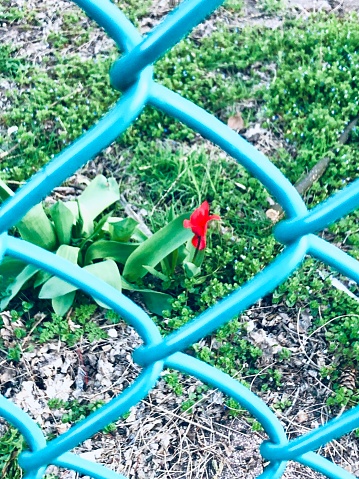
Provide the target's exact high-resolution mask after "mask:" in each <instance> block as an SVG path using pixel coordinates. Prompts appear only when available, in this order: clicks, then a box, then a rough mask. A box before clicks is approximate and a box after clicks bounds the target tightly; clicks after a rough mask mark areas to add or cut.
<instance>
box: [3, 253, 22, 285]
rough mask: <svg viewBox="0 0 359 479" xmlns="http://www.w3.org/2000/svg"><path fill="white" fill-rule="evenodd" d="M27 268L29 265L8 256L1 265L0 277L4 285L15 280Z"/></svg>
mask: <svg viewBox="0 0 359 479" xmlns="http://www.w3.org/2000/svg"><path fill="white" fill-rule="evenodd" d="M25 266H27V263H24V262H23V261H20V260H19V259H15V258H11V256H6V257H5V258H4V259H3V261H2V262H1V264H0V276H1V280H2V283H3V285H4V284H6V283H8V282H9V281H10V280H13V279H15V277H16V276H17V275H18V274H19V273H21V271H22V270H23V269H24V268H25Z"/></svg>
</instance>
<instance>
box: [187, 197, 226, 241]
mask: <svg viewBox="0 0 359 479" xmlns="http://www.w3.org/2000/svg"><path fill="white" fill-rule="evenodd" d="M220 219H221V218H220V217H219V216H218V215H209V204H208V201H204V202H203V203H202V204H201V206H200V207H199V208H197V209H196V210H194V212H193V213H192V214H191V216H190V219H189V220H184V221H183V226H184V227H185V228H191V230H192V231H193V233H194V237H193V238H192V244H193V246H194V247H195V248H196V249H199V250H201V249H204V248H205V247H206V233H207V228H208V223H209V221H212V220H217V221H219V220H220Z"/></svg>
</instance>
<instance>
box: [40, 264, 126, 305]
mask: <svg viewBox="0 0 359 479" xmlns="http://www.w3.org/2000/svg"><path fill="white" fill-rule="evenodd" d="M83 269H85V270H86V271H88V272H89V273H91V274H92V275H94V276H97V277H98V278H101V279H102V280H103V281H105V282H106V283H107V284H109V285H111V286H113V287H114V288H116V289H117V290H118V291H121V276H120V273H119V271H118V268H117V265H116V263H115V262H114V261H112V260H107V261H102V262H101V263H95V264H90V265H88V266H85V267H84V268H83ZM77 289H79V288H77V287H76V286H74V285H72V284H70V283H67V282H66V281H64V280H63V279H60V278H57V277H55V276H54V277H52V278H50V279H49V280H48V281H47V282H46V283H45V284H44V285H43V287H42V288H41V290H40V293H39V298H47V299H53V298H56V297H58V296H63V295H65V294H68V293H71V292H72V291H76V290H77ZM95 301H96V302H97V303H98V304H100V305H101V306H103V307H107V306H105V305H104V304H103V303H101V302H100V301H97V300H95Z"/></svg>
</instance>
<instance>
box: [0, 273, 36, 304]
mask: <svg viewBox="0 0 359 479" xmlns="http://www.w3.org/2000/svg"><path fill="white" fill-rule="evenodd" d="M38 271H39V268H36V267H35V266H33V265H31V264H29V265H27V266H25V268H24V269H23V270H22V271H21V272H20V273H19V274H18V275H17V276H16V278H15V281H14V282H13V283H11V284H10V285H9V286H8V288H7V290H6V291H5V294H6V297H4V298H3V299H2V300H1V302H0V309H1V311H3V310H4V309H5V308H6V306H7V305H8V304H9V302H10V301H11V300H12V298H14V297H15V296H16V295H17V293H18V292H19V291H20V289H21V288H22V287H23V286H24V285H25V284H26V283H27V282H28V281H29V279H31V278H32V277H33V276H34V275H35V274H36V273H37V272H38Z"/></svg>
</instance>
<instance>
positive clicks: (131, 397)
mask: <svg viewBox="0 0 359 479" xmlns="http://www.w3.org/2000/svg"><path fill="white" fill-rule="evenodd" d="M76 3H77V4H78V5H79V6H80V7H81V8H82V9H83V10H84V11H85V12H86V13H87V14H88V15H89V16H90V17H91V18H93V19H94V20H95V21H96V22H97V23H98V24H99V25H100V26H102V27H103V28H104V29H105V31H106V32H107V33H108V35H109V36H110V37H112V38H113V39H114V40H115V42H116V44H117V45H118V47H119V49H120V50H121V51H123V52H124V54H123V56H122V57H121V58H120V59H119V60H117V61H116V62H115V63H114V65H113V66H112V68H111V71H110V77H111V82H112V85H113V86H114V87H115V88H117V89H119V90H121V91H122V92H123V95H122V97H121V99H120V100H119V101H118V102H117V104H116V105H115V106H114V107H113V108H112V109H111V110H110V111H109V112H108V113H107V114H106V115H105V116H104V117H103V118H102V119H101V120H100V121H99V122H98V123H97V124H96V125H95V126H94V127H92V128H91V129H90V130H89V131H88V132H86V133H85V134H83V135H82V136H81V137H80V138H78V139H77V140H76V141H75V142H74V143H73V144H72V145H70V146H69V147H68V148H66V149H65V150H64V151H63V152H61V153H60V154H58V155H57V156H56V157H55V158H54V159H53V160H52V161H51V162H50V163H49V164H48V165H46V166H45V167H44V168H43V169H42V170H41V171H39V172H38V173H36V174H35V175H34V176H33V177H32V178H31V179H30V181H29V182H28V183H27V184H26V185H25V186H23V187H22V188H21V189H19V190H18V191H17V193H16V194H15V195H14V196H13V197H11V198H10V199H9V200H8V201H7V202H6V203H4V205H3V206H2V208H1V211H0V228H1V232H2V233H1V258H3V256H4V255H5V254H6V255H9V256H12V257H14V258H17V259H20V260H22V261H24V262H26V263H29V264H32V265H35V266H36V267H39V268H41V269H44V270H45V271H48V272H49V273H51V274H54V275H56V276H58V277H60V278H62V279H64V280H66V281H67V282H69V283H72V284H73V285H75V286H76V287H78V288H81V289H82V290H83V291H84V292H86V293H88V294H89V295H91V296H93V297H95V298H96V299H98V300H101V301H102V302H104V303H105V304H106V305H107V306H109V307H110V308H112V309H113V310H114V311H116V312H117V313H119V314H120V315H121V316H122V317H123V318H124V319H125V320H126V321H127V322H128V323H129V324H130V325H131V326H133V327H134V328H135V329H136V331H137V332H138V333H139V335H140V336H141V338H142V339H143V342H144V345H143V346H141V347H140V348H138V349H137V350H136V351H135V352H134V354H133V359H134V361H135V362H137V363H138V364H139V365H140V366H141V367H143V370H142V372H141V374H140V375H139V376H138V377H137V379H136V380H135V381H134V383H133V384H132V385H131V386H129V387H128V388H127V389H126V390H125V391H123V392H122V393H121V394H119V395H118V396H117V397H115V398H114V399H112V400H111V401H110V402H109V403H108V404H106V405H104V406H102V407H101V408H100V409H98V410H97V411H96V412H94V413H92V414H91V415H90V416H89V417H87V418H86V419H85V420H83V421H82V422H80V423H78V424H76V425H75V426H73V427H72V428H70V429H69V430H68V431H67V432H66V433H64V434H61V435H59V436H58V437H57V438H56V439H53V440H51V441H50V442H48V443H47V442H46V440H45V437H44V435H43V433H42V431H41V430H40V428H39V427H38V426H37V424H36V423H35V422H34V421H33V420H32V419H31V418H30V417H29V415H28V414H26V413H25V412H24V411H22V410H21V409H20V408H18V407H17V406H15V405H14V404H13V403H12V402H10V401H9V400H7V399H6V398H5V397H0V412H1V414H2V416H3V417H4V418H5V419H6V420H7V421H9V422H10V423H11V424H13V425H14V426H15V427H16V428H18V430H19V431H20V432H21V434H22V435H23V436H24V438H25V440H26V442H27V445H28V450H27V451H25V452H23V453H22V454H21V455H20V457H19V463H20V465H21V467H22V468H23V469H24V471H25V478H26V479H40V478H42V477H43V475H44V472H45V469H46V467H47V466H48V465H49V464H55V465H57V466H61V467H66V468H69V469H73V470H75V471H78V472H79V473H82V474H87V475H89V476H91V477H93V478H98V479H100V478H101V479H121V478H122V479H124V476H122V475H120V474H117V473H115V472H113V471H111V470H109V469H107V468H105V467H103V466H101V465H98V464H96V463H93V462H90V461H87V460H85V459H82V458H80V457H78V456H76V455H75V454H72V453H70V452H68V451H70V450H71V449H73V448H74V447H76V446H77V445H78V444H80V443H81V442H83V441H84V440H86V439H88V438H89V437H91V436H93V435H94V434H95V433H96V432H98V431H100V430H101V429H103V428H104V427H105V426H106V425H108V424H109V423H111V422H112V421H114V420H117V419H118V418H119V417H120V416H121V415H122V414H124V413H125V412H126V411H128V410H129V408H130V407H131V406H134V405H135V404H137V403H138V402H139V401H140V400H141V399H143V398H144V397H145V396H146V395H147V394H148V392H149V391H150V390H151V389H152V388H153V387H154V385H155V384H156V382H157V380H158V378H159V376H160V374H161V372H162V371H163V369H164V368H165V367H169V368H172V369H177V370H179V371H181V372H184V373H187V374H190V375H193V376H195V377H197V378H198V379H200V380H201V381H203V382H205V383H207V384H210V385H212V386H214V387H216V388H218V389H220V390H221V391H222V392H224V393H225V394H227V395H229V396H231V397H232V398H234V399H235V400H236V401H238V403H240V404H241V406H242V407H244V408H246V409H247V410H248V411H249V413H250V414H251V415H253V416H254V417H255V418H256V419H257V420H258V421H259V422H260V424H261V425H262V426H263V428H264V430H265V432H266V433H267V435H268V438H269V439H268V440H267V441H265V442H264V443H263V444H262V446H261V448H260V451H261V454H262V456H263V458H264V459H265V460H266V461H269V465H268V466H267V467H266V468H265V470H264V472H263V473H262V474H261V475H260V476H259V477H260V478H261V479H264V478H271V479H275V478H280V477H281V476H282V474H283V472H284V470H285V468H286V462H287V461H288V460H294V461H298V462H299V463H302V464H304V465H306V466H309V467H311V468H313V469H314V470H316V471H319V472H321V473H323V474H324V475H326V476H327V477H330V478H337V479H346V478H354V476H353V475H352V474H350V473H349V472H347V471H345V470H344V469H342V468H341V467H339V466H337V465H335V464H333V463H332V462H330V461H328V460H327V459H325V458H323V457H321V456H320V455H318V454H317V453H314V452H313V451H315V450H317V449H318V448H320V446H322V445H324V444H326V443H327V442H329V441H331V440H333V439H335V438H338V437H340V436H342V435H344V434H346V433H348V432H349V431H352V430H353V429H355V428H357V427H359V407H357V408H355V409H352V410H350V411H348V412H346V413H344V414H343V415H342V416H340V417H338V418H336V419H333V420H331V421H330V422H328V423H327V424H325V425H323V426H321V427H319V428H318V429H315V430H313V431H311V432H309V433H307V434H305V435H303V436H301V437H298V438H296V439H294V440H292V441H288V439H287V437H286V434H285V432H284V429H283V427H282V425H281V423H280V421H279V420H278V419H277V417H276V416H275V415H274V413H273V412H272V411H271V410H270V409H269V407H267V406H266V404H265V403H264V402H263V401H262V400H261V399H259V398H258V397H257V396H256V395H255V394H253V393H252V392H250V391H249V390H248V389H247V388H245V387H244V386H242V385H241V384H240V383H239V382H237V381H236V380H234V379H233V378H231V377H230V376H229V375H227V374H225V373H223V372H221V371H219V370H217V369H216V368H214V367H212V366H210V365H208V364H206V363H204V362H202V361H200V360H198V359H195V358H193V357H191V356H189V355H186V354H184V353H182V352H181V351H183V350H185V349H186V348H187V347H188V346H190V345H192V344H194V343H195V342H196V341H198V340H199V339H200V338H202V337H204V336H206V335H208V334H210V333H211V332H213V331H214V330H216V329H218V328H219V327H220V326H222V325H223V324H224V323H226V322H227V321H229V320H230V319H231V318H233V317H234V316H235V315H236V314H238V313H240V312H241V311H243V310H245V309H246V308H248V307H250V306H251V305H253V304H254V303H255V302H256V301H258V300H259V299H260V298H261V297H263V296H264V295H266V294H267V293H269V292H271V291H273V290H274V289H275V288H276V287H277V286H278V285H279V284H280V283H282V282H283V281H284V280H285V279H286V278H287V277H288V276H289V275H290V274H291V273H292V272H293V271H295V269H296V268H297V267H298V266H299V265H300V264H301V262H302V261H303V258H304V257H305V255H311V256H313V257H315V258H318V259H320V260H321V261H323V262H325V263H327V264H328V265H330V266H332V267H334V268H336V269H337V270H338V271H339V272H341V273H343V274H344V275H346V276H347V277H349V278H351V279H353V280H354V281H356V282H358V281H359V263H358V262H357V261H356V260H355V259H353V258H352V257H350V256H348V255H347V254H346V253H344V252H343V251H341V250H339V249H338V248H336V247H335V246H333V245H331V244H329V243H327V242H326V241H324V240H323V239H321V238H319V237H318V236H316V235H315V234H314V233H315V232H317V231H320V230H322V229H323V228H325V227H326V226H327V225H328V224H330V223H331V222H333V221H335V220H337V219H339V218H340V217H342V216H343V215H345V214H347V213H348V212H350V211H351V210H353V209H354V208H355V207H356V206H357V205H358V204H359V180H357V181H354V182H353V183H352V184H351V185H349V186H347V187H346V188H345V189H343V190H342V191H340V192H339V193H337V194H336V195H335V196H333V197H331V198H330V199H329V200H327V201H326V202H324V203H322V204H320V205H318V206H317V207H315V208H313V209H312V210H310V211H308V210H307V208H306V206H305V204H304V202H303V201H302V199H301V197H300V196H299V194H298V192H297V190H296V189H295V188H294V186H293V185H292V184H291V183H290V182H289V181H288V180H287V179H286V178H285V177H284V176H283V174H282V173H281V172H280V171H279V170H278V169H277V168H276V167H275V166H274V165H273V164H272V163H271V162H270V161H269V160H268V159H267V158H266V157H265V156H264V155H263V154H262V153H260V152H259V151H257V150H256V149H255V148H254V147H253V146H251V145H250V144H248V143H247V142H246V141H245V140H243V139H242V138H241V137H240V136H239V135H238V134H237V133H235V132H234V131H232V130H231V129H230V128H229V127H227V126H226V125H224V124H223V123H221V122H220V121H219V120H217V119H216V118H215V117H214V116H212V115H210V114H209V113H207V112H206V111H204V110H203V109H201V108H199V107H198V106H197V105H195V104H193V103H192V102H190V101H188V100H186V99H184V98H183V97H181V96H180V95H178V94H176V93H174V92H173V91H171V90H169V89H167V88H165V87H164V86H161V85H159V84H157V83H156V82H155V81H154V80H153V78H152V64H153V63H154V62H155V61H156V60H157V59H158V58H160V57H161V56H162V55H163V54H164V53H165V52H166V51H167V50H168V49H170V48H171V47H172V46H174V45H175V44H176V43H177V42H178V41H179V40H180V39H181V38H183V37H184V36H185V35H186V34H187V33H188V32H190V31H191V29H192V28H193V27H195V26H196V25H197V24H198V23H200V22H201V21H202V20H203V19H204V18H205V17H206V16H207V15H208V14H209V13H211V12H212V11H213V10H214V9H216V8H217V7H218V6H220V5H221V4H222V3H223V0H186V1H184V2H182V3H181V4H180V5H179V7H178V8H177V9H176V10H174V11H173V12H171V13H170V14H169V15H168V16H167V17H166V18H165V19H164V21H163V22H162V23H161V24H159V25H158V26H157V27H155V28H154V29H153V30H152V31H151V32H150V33H149V34H148V35H147V36H146V37H145V38H142V36H141V35H140V34H139V33H138V31H137V30H136V29H135V27H134V26H133V25H132V24H131V23H130V21H129V20H128V19H127V18H126V17H125V16H124V15H123V13H122V12H121V11H120V10H119V9H118V8H117V7H116V6H115V5H114V4H113V3H111V1H110V0H77V1H76ZM145 105H151V106H153V107H155V108H157V109H159V110H162V111H163V112H165V113H167V114H168V115H171V116H173V117H174V118H176V119H178V120H180V121H182V122H183V123H185V124H186V125H187V126H189V127H191V128H192V129H194V130H195V131H197V132H198V133H200V134H201V135H202V136H203V137H205V138H207V139H209V140H211V141H212V142H213V143H215V144H216V145H218V146H219V147H221V148H222V149H223V150H225V151H226V152H227V153H228V154H229V155H231V156H232V157H233V158H235V159H236V160H237V161H238V162H239V163H240V164H242V165H243V166H244V167H245V168H246V169H247V170H248V171H249V172H250V173H251V174H252V175H253V176H255V177H256V178H258V179H259V180H260V181H261V182H262V183H263V185H264V186H265V187H266V188H267V189H268V190H269V191H270V193H271V194H272V195H273V196H274V197H276V199H277V201H278V202H279V203H280V205H281V206H282V207H283V209H284V211H285V212H286V216H287V219H286V220H285V221H282V222H281V223H280V224H279V225H278V226H277V227H276V228H275V232H274V233H275V236H276V238H277V239H278V240H279V241H281V242H282V243H283V244H284V245H285V248H284V250H283V252H282V253H281V254H280V255H279V256H278V257H277V258H276V259H275V260H274V261H273V262H272V263H271V264H270V265H268V266H267V267H266V268H265V269H264V270H263V271H261V272H260V273H258V274H257V275H256V276H255V277H254V278H253V279H252V280H250V281H249V282H248V283H246V284H245V285H244V286H242V287H241V288H240V289H239V290H236V291H234V292H233V293H232V294H231V295H230V296H228V297H226V298H225V299H223V300H222V301H220V302H219V303H218V304H216V305H215V306H213V307H212V308H210V309H208V310H206V311H205V312H203V313H202V314H200V315H199V316H198V317H196V318H195V319H193V320H192V321H191V322H189V323H187V324H186V325H185V326H183V327H181V328H180V329H178V330H177V331H175V332H173V333H172V334H170V335H169V336H167V337H165V338H162V336H161V334H160V332H159V330H158V328H157V326H156V325H155V324H154V322H153V321H152V319H151V318H150V317H149V316H148V315H147V313H146V312H145V311H143V310H142V309H141V308H140V307H139V306H137V305H136V304H134V303H133V302H132V301H131V300H130V299H128V298H127V297H125V296H124V295H122V294H121V293H119V292H118V291H117V290H115V289H114V288H112V287H111V286H109V285H108V284H106V283H105V282H103V281H101V280H100V279H97V278H95V277H94V276H92V275H90V274H88V273H86V271H84V270H82V269H81V268H79V267H78V266H75V265H74V264H72V263H70V262H68V261H66V260H65V259H63V258H61V257H59V256H56V255H55V254H52V253H50V252H48V251H45V250H43V249H42V248H40V247H38V246H35V245H33V244H30V243H28V242H26V241H23V240H20V239H17V238H14V237H11V236H8V234H7V231H8V230H9V228H11V227H12V226H14V225H15V224H16V223H17V222H18V221H19V220H20V219H21V218H22V217H23V216H24V215H25V214H26V213H27V212H28V211H29V210H30V209H31V208H32V207H33V206H34V205H36V204H37V203H39V202H40V201H41V200H42V198H44V197H45V196H46V195H47V194H49V193H50V192H51V191H52V189H53V188H54V187H56V186H58V185H59V184H61V183H62V182H63V181H64V180H65V179H66V178H67V177H69V176H70V175H71V174H73V173H74V172H75V171H76V170H77V169H78V168H80V167H81V166H82V165H84V164H85V163H86V162H87V161H88V160H89V159H91V158H94V157H95V156H96V155H97V154H99V153H100V152H101V151H102V150H103V149H104V148H106V147H107V146H109V145H110V144H111V143H112V142H113V141H114V140H115V139H116V138H117V137H118V136H119V135H121V134H122V133H123V132H124V131H125V130H126V129H127V128H128V127H129V126H130V125H131V124H132V122H133V121H134V120H135V119H136V118H137V117H138V116H139V115H140V114H141V112H142V110H143V108H144V107H145Z"/></svg>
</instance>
